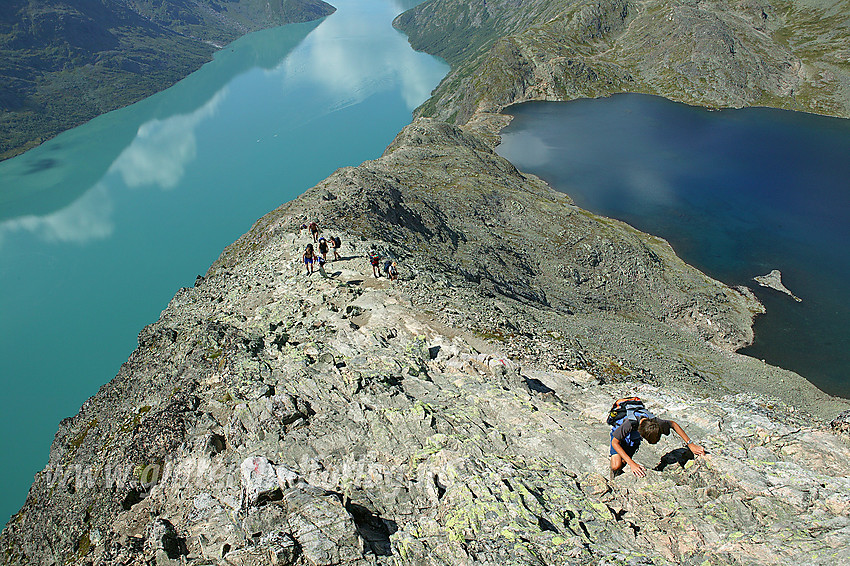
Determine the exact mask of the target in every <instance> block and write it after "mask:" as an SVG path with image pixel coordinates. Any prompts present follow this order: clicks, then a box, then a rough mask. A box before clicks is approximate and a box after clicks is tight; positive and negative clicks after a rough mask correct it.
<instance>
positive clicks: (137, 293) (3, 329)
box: [0, 0, 448, 523]
mask: <svg viewBox="0 0 850 566" xmlns="http://www.w3.org/2000/svg"><path fill="white" fill-rule="evenodd" d="M415 3H416V2H415V1H413V2H412V1H410V0H406V1H403V2H394V1H392V0H339V1H334V2H333V4H334V6H336V7H337V8H338V11H337V12H336V13H334V14H333V15H331V16H328V17H327V18H325V19H324V20H322V21H321V22H314V23H309V24H294V25H290V26H284V27H281V28H277V29H271V30H267V31H263V32H258V33H255V34H251V35H249V36H246V37H244V38H242V39H240V40H238V41H236V42H234V43H232V44H231V45H228V46H227V47H226V48H224V49H222V50H221V51H220V52H218V54H217V55H216V57H215V60H214V61H213V62H211V63H209V64H208V65H205V66H204V67H203V68H201V69H200V70H199V71H197V72H196V73H194V74H192V75H191V76H189V77H187V78H186V79H185V80H183V81H181V82H180V83H178V84H176V85H175V86H174V87H172V88H170V89H168V90H166V91H164V92H161V93H159V94H157V95H155V96H152V97H150V98H148V99H146V100H143V101H142V102H139V103H138V104H135V105H133V106H130V107H127V108H124V109H122V110H118V111H115V112H111V113H109V114H106V115H104V116H101V117H99V118H97V119H95V120H92V121H91V122H89V123H88V124H85V125H84V126H81V127H79V128H76V129H74V130H71V131H68V132H65V133H63V134H62V135H60V136H58V137H56V138H55V139H53V140H51V141H50V142H47V143H45V144H43V145H42V146H40V147H38V148H36V149H33V150H32V151H29V152H27V153H26V154H24V155H22V156H20V157H17V158H15V159H12V160H9V161H5V162H2V163H0V383H2V387H3V395H2V396H0V431H2V433H3V435H4V437H5V438H6V439H7V440H8V441H7V442H6V443H5V446H4V449H3V458H2V463H3V465H2V466H0V484H2V486H3V490H2V491H0V522H3V523H5V522H6V520H7V519H8V517H9V516H10V515H11V514H12V513H14V512H16V511H17V510H18V509H19V508H20V506H21V505H22V504H23V502H24V498H25V496H26V493H27V489H28V488H29V486H30V484H31V483H32V478H33V475H34V474H35V473H36V472H37V471H38V470H40V469H42V468H43V467H44V465H45V464H46V463H47V455H48V451H49V448H50V442H51V440H52V438H53V435H54V433H55V432H56V430H57V425H58V423H59V421H60V420H61V419H63V418H65V417H68V416H71V415H74V414H76V413H77V412H78V410H79V407H80V405H81V404H82V403H83V401H84V400H85V399H86V398H88V397H89V396H91V395H93V394H94V393H95V392H96V391H97V389H98V387H100V386H101V385H102V384H104V383H106V382H107V381H109V380H110V379H112V377H114V376H115V374H116V373H117V372H118V369H119V367H120V365H121V363H123V362H124V361H126V360H127V357H128V356H129V355H130V353H131V352H132V351H133V349H134V348H135V347H136V345H137V343H136V337H137V335H138V333H139V331H140V330H141V329H142V328H143V327H144V326H145V325H146V324H150V323H152V322H154V321H155V320H156V319H157V318H158V317H159V314H160V311H161V310H162V309H164V308H165V307H166V305H167V304H168V302H169V300H170V299H171V297H172V296H173V295H174V293H175V292H176V291H177V289H178V288H180V287H184V286H191V285H193V284H194V281H195V277H196V276H197V275H198V274H203V273H204V272H206V270H207V268H208V267H209V265H210V264H211V263H212V262H213V261H214V260H215V259H216V258H217V257H218V255H219V254H220V253H221V251H222V250H223V249H224V248H225V247H226V246H227V245H228V244H230V243H231V242H233V241H234V240H235V239H236V238H238V237H239V236H240V235H242V234H243V233H245V232H246V231H247V230H248V229H249V228H250V227H251V225H252V224H253V222H254V221H255V220H257V219H258V218H259V217H261V216H262V215H264V214H265V213H267V212H269V211H271V210H272V209H274V208H276V207H277V206H279V205H280V204H282V203H284V202H286V201H288V200H291V199H292V198H294V197H296V196H297V195H299V194H300V193H302V192H303V191H305V190H306V189H307V188H309V187H311V186H313V185H314V184H316V183H318V182H319V181H321V180H322V179H324V178H325V177H327V176H328V175H330V174H331V173H332V172H333V171H334V170H335V169H337V168H338V167H342V166H346V165H358V164H360V163H362V162H363V161H365V160H367V159H374V158H376V157H378V156H380V154H381V153H382V152H383V150H384V148H385V147H386V146H387V145H388V144H389V143H390V142H391V141H392V139H393V138H394V137H395V135H396V134H397V133H398V132H399V131H400V130H401V129H402V128H403V127H404V126H405V125H407V124H408V123H409V122H410V119H411V112H412V111H413V109H414V108H415V107H416V106H418V105H419V104H421V103H422V102H424V101H425V100H426V99H427V97H428V96H429V95H430V92H431V90H432V89H433V88H434V87H435V86H436V85H437V83H438V82H439V81H440V79H441V78H442V77H443V76H444V75H445V73H446V72H447V71H448V66H447V65H445V64H444V63H443V62H441V61H439V60H437V59H435V58H433V57H430V56H428V55H425V54H422V53H416V52H414V51H413V50H412V49H411V48H410V46H409V45H408V43H407V38H406V37H405V36H404V35H403V34H401V33H400V32H398V31H396V30H394V29H393V28H392V20H393V18H394V17H395V16H396V15H398V14H399V13H401V12H402V11H404V10H405V9H407V8H409V7H411V6H413V5H415Z"/></svg>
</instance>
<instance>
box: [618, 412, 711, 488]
mask: <svg viewBox="0 0 850 566" xmlns="http://www.w3.org/2000/svg"><path fill="white" fill-rule="evenodd" d="M607 423H608V424H609V425H611V445H610V451H609V453H610V455H611V479H614V478H615V477H616V476H617V475H619V474H620V473H622V470H623V467H624V466H625V465H626V464H628V465H629V469H630V470H631V471H632V473H633V474H634V475H636V476H637V477H639V478H642V477H644V476H646V468H644V467H643V466H642V465H640V464H638V463H637V462H635V461H634V460H633V459H632V456H634V455H635V453H636V452H637V451H638V448H640V443H641V441H642V440H646V441H647V442H649V443H650V444H656V443H657V442H658V441H659V440H660V439H661V436H662V435H668V434H670V429H673V430H674V431H676V434H678V435H679V436H680V437H681V438H682V446H683V447H684V448H686V449H688V450H690V451H691V452H693V453H694V454H696V455H698V456H704V455H705V449H704V448H703V447H702V446H700V445H699V444H697V443H696V442H694V441H692V440H691V439H690V438H689V437H688V435H687V434H686V433H685V431H684V430H682V427H680V426H679V425H678V424H677V423H676V421H668V420H664V419H659V418H658V417H656V416H655V415H653V414H652V413H650V412H649V411H648V410H647V409H646V407H645V406H644V404H643V401H641V400H640V399H639V398H638V397H627V398H625V399H618V400H617V401H616V402H615V403H614V405H613V406H612V407H611V411H610V413H609V414H608V419H607Z"/></svg>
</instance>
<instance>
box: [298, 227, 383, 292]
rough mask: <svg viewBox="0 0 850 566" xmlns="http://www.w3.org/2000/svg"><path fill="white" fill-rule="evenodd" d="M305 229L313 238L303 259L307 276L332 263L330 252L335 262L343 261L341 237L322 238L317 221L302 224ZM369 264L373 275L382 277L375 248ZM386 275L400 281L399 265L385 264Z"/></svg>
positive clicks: (379, 258) (370, 253)
mask: <svg viewBox="0 0 850 566" xmlns="http://www.w3.org/2000/svg"><path fill="white" fill-rule="evenodd" d="M305 228H306V229H307V230H309V232H310V235H311V236H312V237H313V242H312V243H309V244H307V247H306V248H305V249H304V255H303V256H302V257H301V259H302V260H303V261H304V267H305V269H306V270H307V275H310V274H312V273H313V271H314V269H315V267H316V266H317V265H318V266H319V268H321V267H322V265H324V263H325V262H328V261H330V258H329V257H328V255H329V253H330V252H333V259H334V260H338V259H341V258H340V256H339V251H338V250H339V249H340V248H341V247H342V239H341V238H340V237H339V236H328V237H327V238H325V237H324V236H320V235H319V225H318V224H317V223H316V222H315V221H313V222H310V223H309V224H302V225H301V229H302V230H303V229H305ZM313 244H316V247H318V252H317V251H316V248H314V247H313ZM352 246H353V244H352ZM369 263H370V264H371V265H372V275H374V276H375V277H380V276H381V272H380V266H381V256H380V254H378V250H377V249H375V248H374V247H372V249H371V250H369ZM384 274H385V275H386V277H387V278H388V279H390V280H391V281H395V280H396V279H398V265H397V264H396V262H395V261H392V260H386V261H385V262H384Z"/></svg>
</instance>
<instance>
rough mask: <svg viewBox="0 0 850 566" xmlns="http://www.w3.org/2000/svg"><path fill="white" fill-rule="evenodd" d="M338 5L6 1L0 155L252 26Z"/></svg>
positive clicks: (147, 89)
mask: <svg viewBox="0 0 850 566" xmlns="http://www.w3.org/2000/svg"><path fill="white" fill-rule="evenodd" d="M333 11H334V8H333V7H332V6H330V5H328V4H326V3H324V2H322V1H321V0H272V1H268V2H267V1H265V0H220V1H216V0H164V1H154V0H40V1H36V0H4V2H2V3H0V110H2V112H0V158H8V157H11V156H13V155H16V154H19V153H22V152H23V151H26V150H27V149H29V148H31V147H33V146H35V145H38V144H39V143H41V142H43V141H45V140H46V139H49V138H50V137H53V136H54V135H56V134H58V133H59V132H62V131H63V130H66V129H69V128H72V127H74V126H77V125H79V124H82V123H83V122H86V121H87V120H90V119H91V118H93V117H95V116H97V115H99V114H103V113H105V112H108V111H110V110H114V109H116V108H120V107H122V106H126V105H127V104H131V103H133V102H136V101H138V100H140V99H142V98H144V97H146V96H149V95H151V94H153V93H155V92H158V91H160V90H163V89H164V88H167V87H168V86H170V85H172V84H174V83H175V82H177V81H178V80H180V79H181V78H183V77H185V76H186V75H188V74H189V73H191V72H192V71H194V70H196V69H197V68H198V67H200V66H201V65H202V64H203V63H205V62H206V61H209V60H210V58H211V57H212V54H213V52H214V51H215V50H216V49H217V48H219V47H220V46H221V45H224V44H226V43H228V42H230V41H233V40H234V39H236V38H237V37H239V36H241V35H243V34H245V33H247V32H250V31H255V30H258V29H262V28H267V27H273V26H277V25H282V24H286V23H294V22H304V21H310V20H314V19H318V18H321V17H323V16H326V15H328V14H330V13H332V12H333Z"/></svg>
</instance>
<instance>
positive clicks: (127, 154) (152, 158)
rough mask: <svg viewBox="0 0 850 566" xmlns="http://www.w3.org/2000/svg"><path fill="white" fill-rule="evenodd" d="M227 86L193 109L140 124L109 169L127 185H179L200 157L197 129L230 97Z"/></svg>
mask: <svg viewBox="0 0 850 566" xmlns="http://www.w3.org/2000/svg"><path fill="white" fill-rule="evenodd" d="M227 92H228V88H227V87H224V88H223V89H221V90H220V91H219V92H217V93H216V94H215V96H213V97H212V99H211V100H210V101H209V102H207V103H206V104H204V105H203V106H201V107H200V108H198V109H197V110H195V111H194V112H192V113H191V114H180V115H177V116H172V117H170V118H166V119H165V120H151V121H149V122H146V123H144V124H142V125H141V127H140V128H139V131H138V133H137V134H136V137H135V139H134V140H133V142H132V143H131V144H130V145H129V146H128V147H127V149H125V150H124V151H122V152H121V154H120V155H119V156H118V158H117V159H116V160H115V162H114V163H113V164H112V166H111V167H110V168H109V171H107V173H106V176H109V174H110V173H117V174H119V175H121V178H122V179H123V181H124V184H125V185H126V186H128V187H134V188H135V187H141V186H145V185H158V186H159V187H160V188H161V189H173V188H174V187H176V186H177V185H178V184H179V183H180V180H181V179H182V178H183V175H184V174H185V172H186V165H187V164H188V163H189V162H190V161H193V160H194V159H195V157H197V153H198V151H197V150H198V141H197V135H196V130H197V128H198V126H199V125H200V124H201V123H202V122H203V121H204V120H207V119H208V118H211V117H213V116H215V115H216V113H217V112H218V108H219V106H220V104H221V102H222V101H223V100H224V99H225V98H226V97H227Z"/></svg>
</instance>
